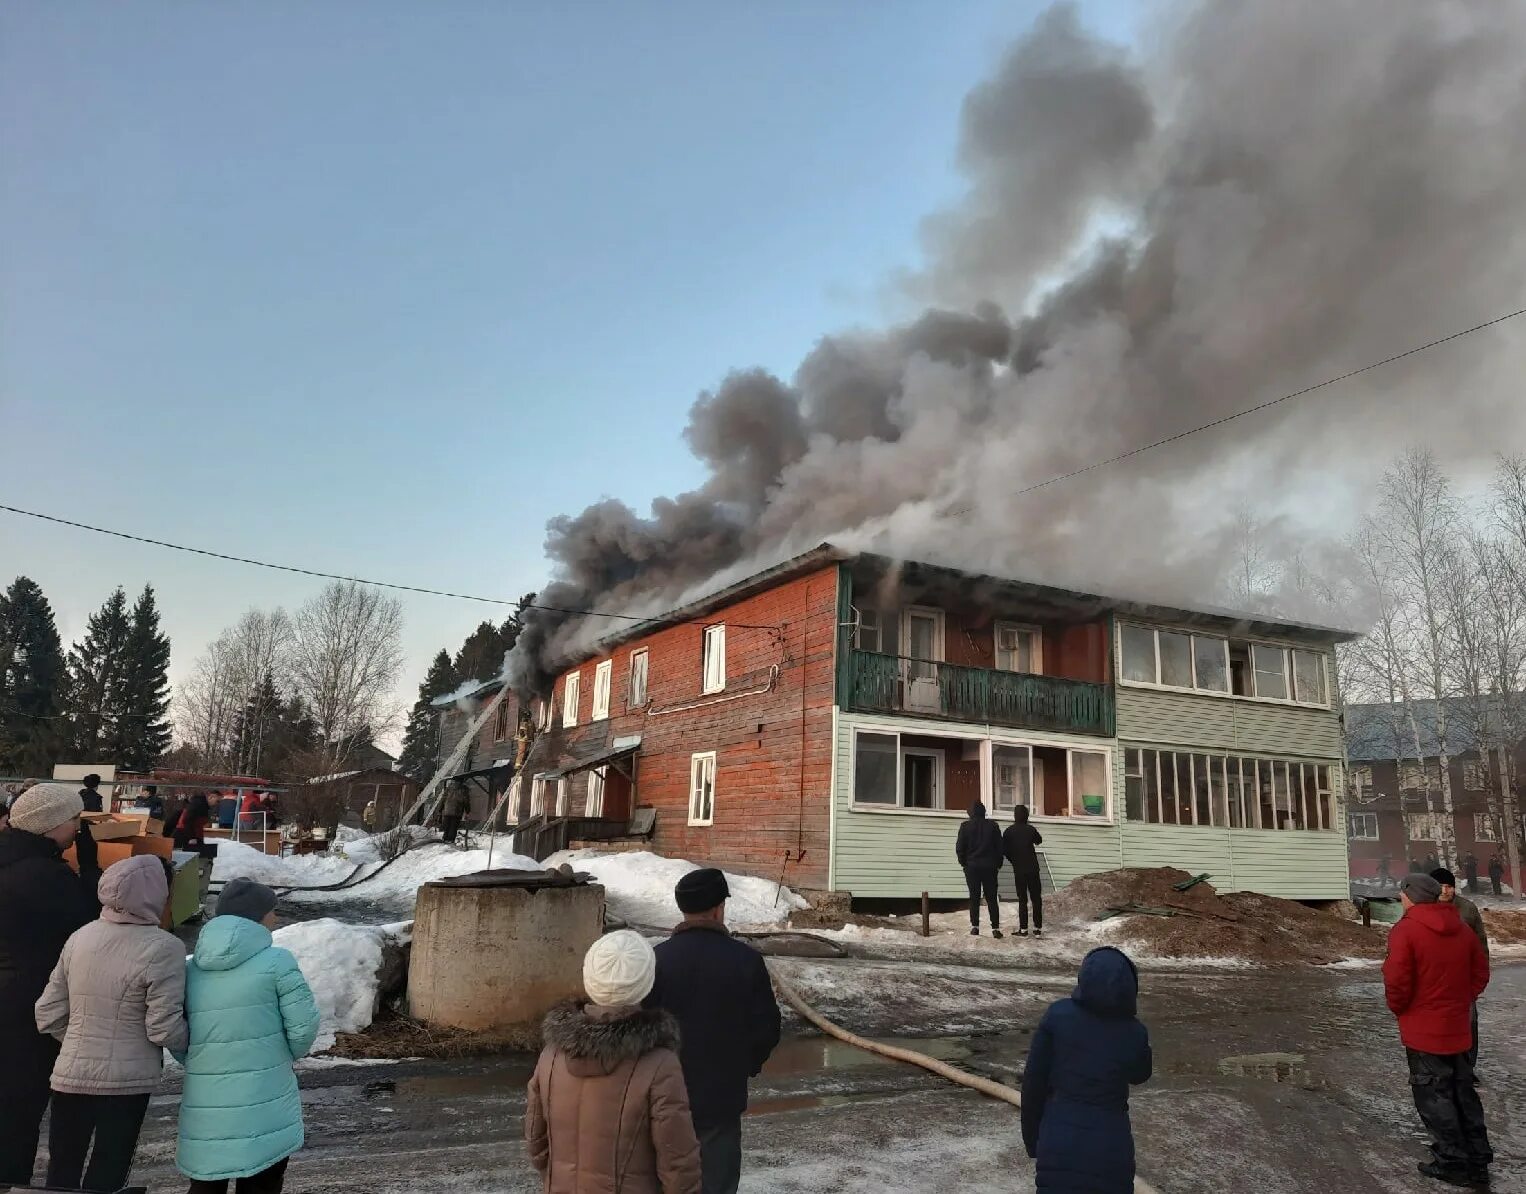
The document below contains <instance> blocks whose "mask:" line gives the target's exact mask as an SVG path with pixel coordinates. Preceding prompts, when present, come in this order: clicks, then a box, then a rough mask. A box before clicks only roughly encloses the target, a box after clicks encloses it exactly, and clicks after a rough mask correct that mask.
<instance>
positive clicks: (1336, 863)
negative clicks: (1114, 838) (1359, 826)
mask: <svg viewBox="0 0 1526 1194" xmlns="http://www.w3.org/2000/svg"><path fill="white" fill-rule="evenodd" d="M1123 856H1124V859H1125V861H1126V863H1127V865H1129V866H1141V867H1148V866H1174V867H1180V868H1181V869H1182V870H1184V871H1190V872H1191V873H1192V874H1194V875H1196V874H1200V873H1202V872H1203V871H1207V872H1208V873H1209V874H1210V875H1211V876H1212V879H1211V882H1212V883H1213V885H1214V886H1215V887H1216V888H1218V889H1219V890H1220V891H1259V892H1262V893H1263V894H1265V895H1274V896H1282V897H1283V898H1285V899H1293V900H1336V899H1346V898H1348V897H1349V896H1350V894H1351V892H1350V888H1349V886H1348V884H1349V882H1350V880H1349V877H1348V875H1347V870H1346V836H1345V834H1344V833H1339V832H1318V831H1298V832H1293V831H1279V830H1275V829H1262V830H1256V829H1211V828H1207V827H1203V828H1197V827H1191V826H1178V825H1141V824H1138V823H1137V822H1132V821H1131V822H1128V823H1126V824H1125V825H1124V827H1123Z"/></svg>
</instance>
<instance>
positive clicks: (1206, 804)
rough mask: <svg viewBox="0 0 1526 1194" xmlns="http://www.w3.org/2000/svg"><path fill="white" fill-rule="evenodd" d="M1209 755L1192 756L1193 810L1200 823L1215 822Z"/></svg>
mask: <svg viewBox="0 0 1526 1194" xmlns="http://www.w3.org/2000/svg"><path fill="white" fill-rule="evenodd" d="M1209 762H1210V760H1209V758H1208V756H1207V755H1193V756H1192V810H1193V812H1195V813H1196V814H1197V823H1198V824H1199V825H1212V824H1213V798H1212V788H1211V787H1210V785H1209V782H1208V764H1209Z"/></svg>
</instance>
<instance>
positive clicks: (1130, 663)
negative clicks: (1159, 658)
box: [1122, 622, 1159, 684]
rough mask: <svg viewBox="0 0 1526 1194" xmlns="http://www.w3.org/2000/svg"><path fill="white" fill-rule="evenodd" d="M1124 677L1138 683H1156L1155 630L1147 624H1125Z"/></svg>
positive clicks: (1123, 635) (1123, 637) (1123, 636)
mask: <svg viewBox="0 0 1526 1194" xmlns="http://www.w3.org/2000/svg"><path fill="white" fill-rule="evenodd" d="M1122 639H1123V678H1124V679H1125V680H1132V681H1133V682H1134V683H1136V684H1156V683H1158V682H1159V681H1158V679H1157V677H1156V673H1155V631H1153V630H1151V629H1150V628H1149V627H1147V626H1135V625H1134V624H1133V623H1131V622H1125V623H1124V625H1123V634H1122Z"/></svg>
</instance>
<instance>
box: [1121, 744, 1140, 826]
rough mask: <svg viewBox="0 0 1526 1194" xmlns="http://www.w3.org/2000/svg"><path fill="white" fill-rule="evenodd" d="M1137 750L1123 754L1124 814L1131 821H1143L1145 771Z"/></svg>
mask: <svg viewBox="0 0 1526 1194" xmlns="http://www.w3.org/2000/svg"><path fill="white" fill-rule="evenodd" d="M1139 754H1140V752H1139V751H1137V750H1130V751H1125V752H1124V755H1123V815H1124V816H1125V817H1127V818H1128V819H1129V820H1130V821H1143V820H1144V819H1145V815H1144V771H1143V769H1142V767H1143V765H1142V763H1141V762H1140V758H1139Z"/></svg>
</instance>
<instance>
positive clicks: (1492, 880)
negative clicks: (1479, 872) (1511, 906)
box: [1489, 875, 1505, 895]
mask: <svg viewBox="0 0 1526 1194" xmlns="http://www.w3.org/2000/svg"><path fill="white" fill-rule="evenodd" d="M1489 885H1490V886H1491V887H1493V888H1494V894H1495V895H1504V894H1505V893H1504V891H1503V890H1501V888H1500V881H1499V880H1498V879H1496V878H1495V877H1494V876H1493V875H1490V876H1489Z"/></svg>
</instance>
